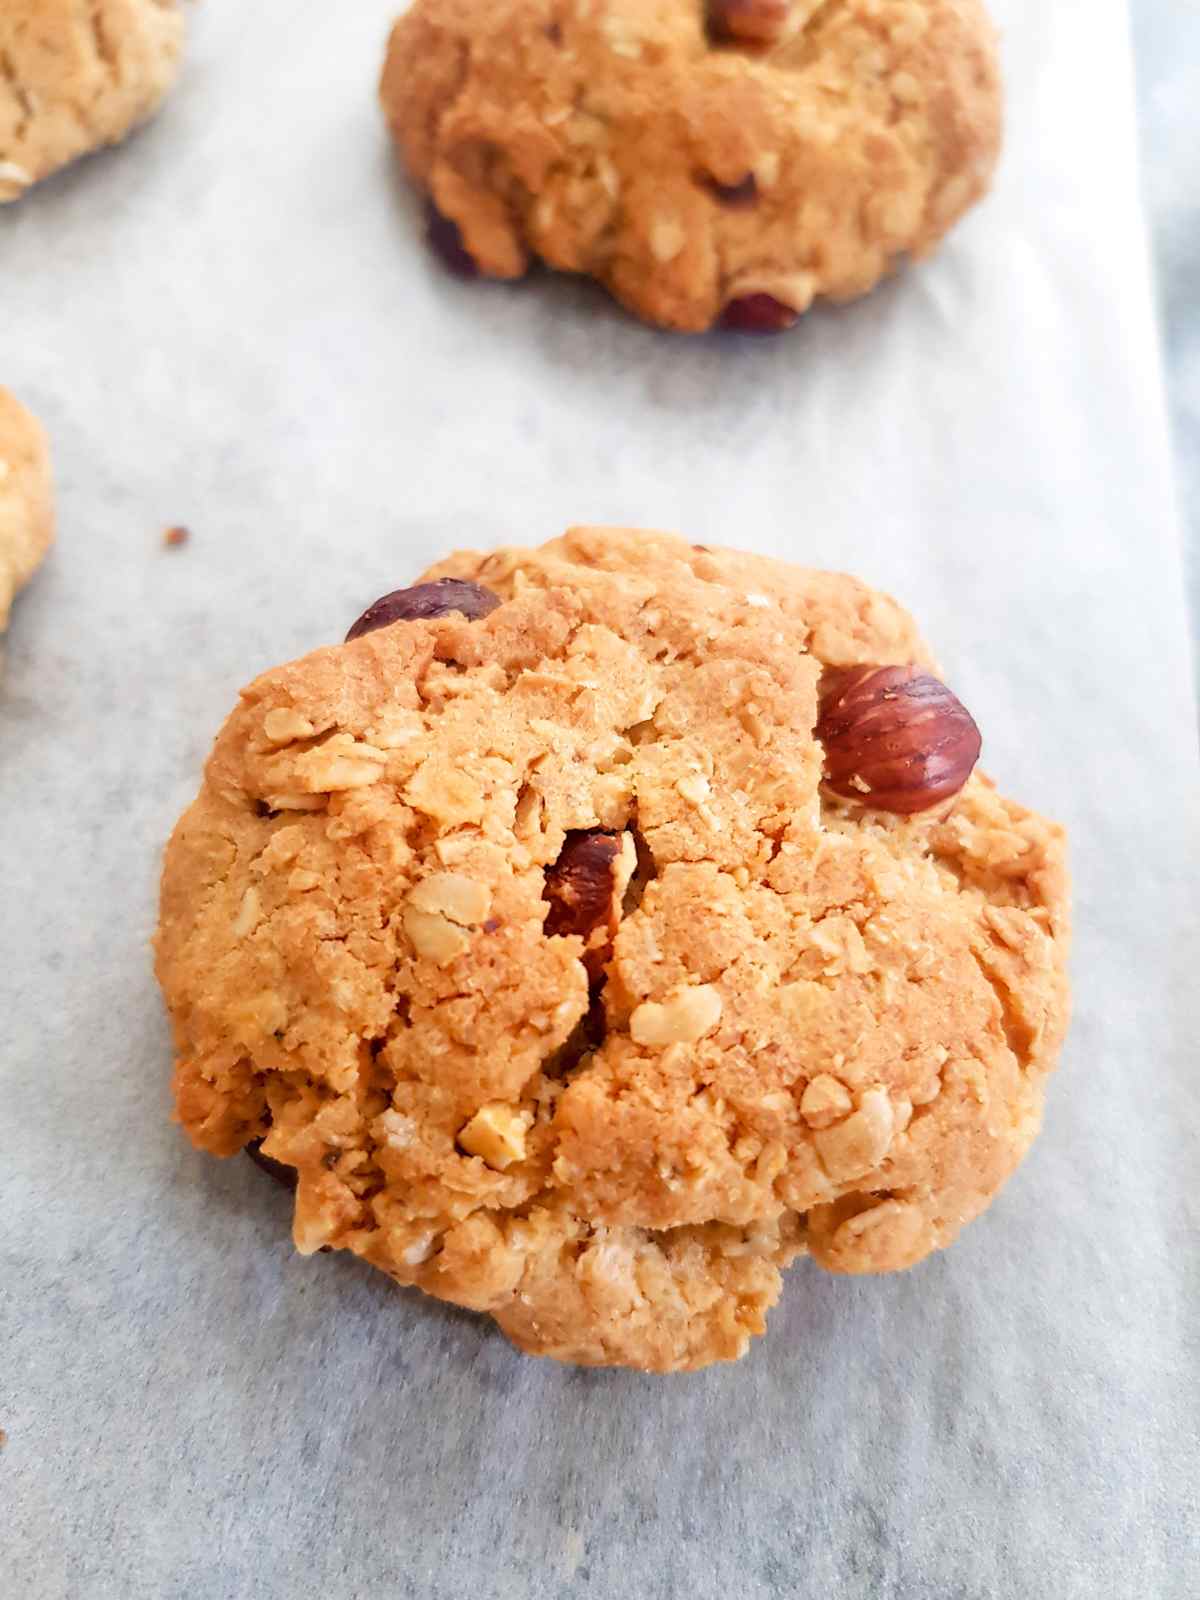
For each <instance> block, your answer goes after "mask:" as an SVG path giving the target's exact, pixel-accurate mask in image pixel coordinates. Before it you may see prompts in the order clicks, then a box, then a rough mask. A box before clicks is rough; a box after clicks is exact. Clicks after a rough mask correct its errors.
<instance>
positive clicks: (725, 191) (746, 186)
mask: <svg viewBox="0 0 1200 1600" xmlns="http://www.w3.org/2000/svg"><path fill="white" fill-rule="evenodd" d="M707 182H708V187H709V188H710V189H711V190H712V192H713V194H714V195H715V196H716V197H717V199H718V200H719V201H720V202H721V204H722V205H723V206H728V207H729V208H730V209H731V210H733V211H745V210H747V209H748V208H749V207H750V206H752V205H754V204H755V203H756V202H757V200H758V182H757V180H756V179H755V176H754V174H753V173H752V172H748V173H747V174H746V176H745V177H744V178H743V179H742V180H741V182H740V183H718V182H717V180H716V179H715V178H709V179H708V180H707Z"/></svg>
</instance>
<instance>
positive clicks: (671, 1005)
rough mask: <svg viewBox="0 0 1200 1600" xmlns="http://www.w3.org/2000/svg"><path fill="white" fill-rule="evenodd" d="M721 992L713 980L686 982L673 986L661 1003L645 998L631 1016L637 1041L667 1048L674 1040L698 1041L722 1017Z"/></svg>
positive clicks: (633, 1036)
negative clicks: (713, 984) (691, 984)
mask: <svg viewBox="0 0 1200 1600" xmlns="http://www.w3.org/2000/svg"><path fill="white" fill-rule="evenodd" d="M722 1010H723V1006H722V1002H721V996H720V994H719V993H718V992H717V990H716V989H714V988H713V986H712V984H710V983H698V984H695V985H693V986H691V987H689V986H688V985H687V984H683V985H681V986H680V987H679V988H677V989H674V990H672V992H671V993H670V994H669V995H667V997H666V999H665V1000H663V1001H662V1003H661V1004H660V1003H659V1002H658V1001H655V1000H643V1001H642V1003H641V1005H640V1006H637V1007H635V1009H634V1011H633V1014H632V1016H631V1017H630V1018H629V1032H630V1035H631V1036H632V1038H633V1041H634V1043H635V1044H642V1045H647V1046H649V1047H650V1048H651V1049H660V1050H661V1049H666V1048H667V1047H668V1046H669V1045H673V1044H695V1043H696V1041H697V1040H698V1039H703V1037H704V1035H705V1034H706V1033H711V1032H712V1031H713V1029H714V1028H715V1027H716V1026H717V1024H718V1022H720V1020H721V1012H722Z"/></svg>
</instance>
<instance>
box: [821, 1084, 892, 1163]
mask: <svg viewBox="0 0 1200 1600" xmlns="http://www.w3.org/2000/svg"><path fill="white" fill-rule="evenodd" d="M894 1127H895V1119H894V1117H893V1114H892V1104H891V1101H890V1100H889V1099H888V1097H887V1091H886V1090H885V1089H868V1090H867V1091H866V1093H865V1094H864V1095H863V1096H862V1097H861V1098H860V1100H859V1102H858V1110H857V1111H856V1112H854V1114H853V1115H852V1116H849V1117H847V1118H846V1119H845V1121H844V1122H838V1123H835V1124H834V1125H833V1127H832V1128H826V1129H824V1130H819V1131H817V1132H816V1133H814V1134H813V1143H814V1144H815V1145H816V1147H817V1154H818V1155H819V1156H820V1158H821V1163H822V1165H823V1166H824V1168H825V1170H826V1172H827V1173H828V1174H829V1176H830V1177H831V1178H832V1179H833V1181H834V1182H835V1183H849V1182H851V1181H852V1180H853V1179H855V1178H861V1177H864V1176H865V1175H866V1174H867V1173H868V1172H870V1171H871V1170H872V1168H874V1167H877V1166H878V1165H879V1163H880V1162H881V1161H882V1160H883V1158H884V1156H885V1155H886V1154H887V1150H888V1146H889V1145H890V1144H891V1142H892V1132H893V1129H894Z"/></svg>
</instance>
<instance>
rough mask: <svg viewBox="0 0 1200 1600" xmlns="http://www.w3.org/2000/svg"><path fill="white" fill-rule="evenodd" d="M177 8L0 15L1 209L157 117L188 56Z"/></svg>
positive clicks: (99, 1) (29, 0)
mask: <svg viewBox="0 0 1200 1600" xmlns="http://www.w3.org/2000/svg"><path fill="white" fill-rule="evenodd" d="M183 33H184V22H183V11H182V9H181V7H180V6H179V5H178V4H177V0H90V3H89V4H86V5H79V4H76V3H75V0H5V4H4V6H3V8H2V9H0V203H2V202H4V201H7V200H17V199H19V198H20V197H21V196H22V195H23V194H24V193H25V192H26V191H27V190H28V189H29V188H31V187H32V185H33V184H35V183H37V182H39V181H40V180H41V179H42V178H45V177H47V176H49V174H50V173H52V172H56V171H57V170H58V169H59V168H60V167H64V166H66V165H67V164H68V163H69V162H72V161H75V160H76V159H77V158H78V157H80V156H84V155H87V154H88V153H89V152H91V151H93V150H98V149H100V148H102V147H103V146H105V145H112V144H118V143H119V142H120V141H121V140H122V139H124V138H125V136H126V135H127V134H128V133H130V132H132V130H133V129H134V128H136V127H137V126H138V125H139V124H140V123H142V122H145V121H146V120H147V119H148V118H149V117H150V116H152V115H153V114H154V112H155V111H156V110H157V109H158V106H159V104H160V103H161V101H162V99H163V97H164V96H165V95H166V93H167V91H168V90H169V89H170V88H171V85H172V84H173V83H174V81H175V76H176V73H177V71H178V67H179V56H180V52H181V50H182V46H183Z"/></svg>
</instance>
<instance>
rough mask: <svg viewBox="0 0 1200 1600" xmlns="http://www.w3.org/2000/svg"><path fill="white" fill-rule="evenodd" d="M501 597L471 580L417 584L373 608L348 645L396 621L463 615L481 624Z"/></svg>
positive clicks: (349, 636)
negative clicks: (457, 613)
mask: <svg viewBox="0 0 1200 1600" xmlns="http://www.w3.org/2000/svg"><path fill="white" fill-rule="evenodd" d="M499 604H500V596H499V595H496V594H493V593H492V591H491V590H490V589H485V588H484V587H483V585H482V584H481V583H472V582H471V580H470V578H434V579H433V581H432V582H431V583H414V584H413V585H412V587H411V588H409V589H393V590H392V592H391V594H385V595H383V596H382V597H381V598H380V599H378V600H376V601H375V602H374V604H372V605H369V606H368V607H367V609H366V610H365V611H364V612H363V614H362V616H361V617H359V619H358V621H357V622H356V623H355V624H354V625H353V627H352V628H351V629H350V632H349V633H348V634H347V635H346V643H347V644H349V643H350V641H351V639H358V638H361V637H362V635H363V634H364V633H372V632H374V630H375V629H376V628H387V627H390V625H391V624H392V623H393V622H429V621H431V620H432V619H433V618H434V617H446V616H449V615H450V613H451V612H453V611H457V612H460V613H461V614H462V615H463V616H464V617H466V619H467V621H468V622H478V621H479V620H480V619H481V618H482V617H487V616H490V615H491V614H492V612H493V611H495V609H496V607H497V606H498V605H499Z"/></svg>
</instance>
